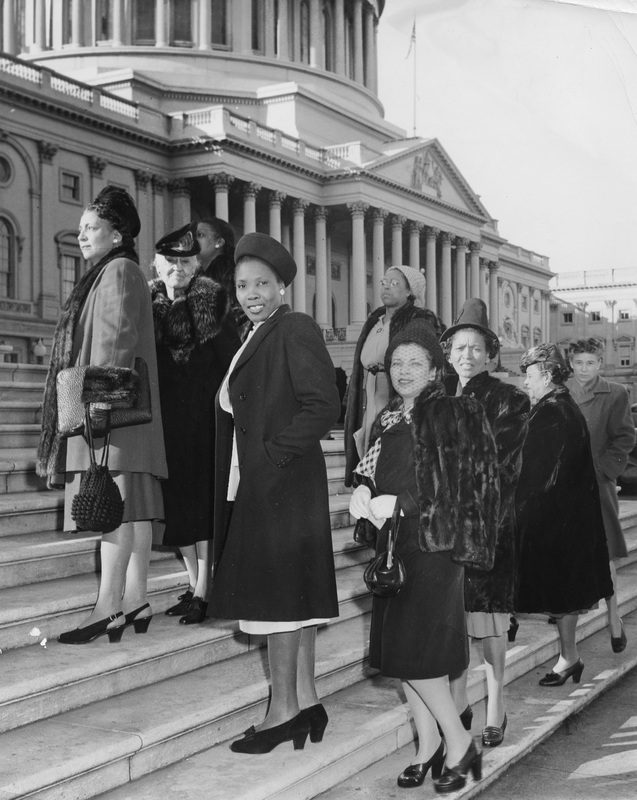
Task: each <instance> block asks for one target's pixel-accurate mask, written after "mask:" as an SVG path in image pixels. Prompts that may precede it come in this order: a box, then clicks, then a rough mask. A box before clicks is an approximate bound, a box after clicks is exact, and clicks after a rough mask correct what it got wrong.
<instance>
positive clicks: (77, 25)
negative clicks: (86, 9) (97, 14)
mask: <svg viewBox="0 0 637 800" xmlns="http://www.w3.org/2000/svg"><path fill="white" fill-rule="evenodd" d="M5 2H6V0H5ZM82 7H83V3H82V0H73V5H72V6H71V44H72V46H73V47H81V46H82V42H83V38H84V37H83V35H82V34H83V30H82V25H83V19H82Z"/></svg>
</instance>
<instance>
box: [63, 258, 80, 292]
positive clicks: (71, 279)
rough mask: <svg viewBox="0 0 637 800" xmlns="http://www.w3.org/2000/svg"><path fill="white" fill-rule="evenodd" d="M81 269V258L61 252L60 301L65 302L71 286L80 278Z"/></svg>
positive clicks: (71, 289) (71, 288)
mask: <svg viewBox="0 0 637 800" xmlns="http://www.w3.org/2000/svg"><path fill="white" fill-rule="evenodd" d="M81 269H82V259H81V258H80V256H79V255H77V256H76V255H70V254H68V253H63V255H62V297H61V301H62V303H63V304H64V303H66V301H67V299H68V297H69V295H70V294H71V292H72V291H73V287H74V286H75V284H76V283H77V282H78V280H79V278H80V270H81Z"/></svg>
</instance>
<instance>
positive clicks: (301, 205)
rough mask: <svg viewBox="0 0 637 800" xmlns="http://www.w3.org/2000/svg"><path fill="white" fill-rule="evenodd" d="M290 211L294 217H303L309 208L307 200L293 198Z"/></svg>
mask: <svg viewBox="0 0 637 800" xmlns="http://www.w3.org/2000/svg"><path fill="white" fill-rule="evenodd" d="M291 205H292V211H293V212H294V214H295V215H296V216H305V212H306V211H307V210H308V208H309V207H310V201H309V200H303V199H302V198H301V197H295V198H294V199H293V200H292V203H291Z"/></svg>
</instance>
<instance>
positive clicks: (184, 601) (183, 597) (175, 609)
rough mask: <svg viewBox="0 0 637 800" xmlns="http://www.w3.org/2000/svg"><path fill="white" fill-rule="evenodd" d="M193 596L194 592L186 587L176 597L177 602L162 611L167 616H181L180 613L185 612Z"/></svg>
mask: <svg viewBox="0 0 637 800" xmlns="http://www.w3.org/2000/svg"><path fill="white" fill-rule="evenodd" d="M193 597H194V594H193V593H192V592H191V591H190V589H187V590H186V591H185V592H184V593H183V594H180V595H179V597H178V598H177V600H179V602H178V603H176V604H175V605H174V606H171V607H170V608H167V609H166V611H165V612H164V613H165V614H166V616H167V617H181V616H182V614H185V613H187V611H188V608H189V606H190V601H191V600H192V598H193Z"/></svg>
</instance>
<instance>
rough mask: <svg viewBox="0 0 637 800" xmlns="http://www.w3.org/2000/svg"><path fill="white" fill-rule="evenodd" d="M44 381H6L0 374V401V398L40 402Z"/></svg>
mask: <svg viewBox="0 0 637 800" xmlns="http://www.w3.org/2000/svg"><path fill="white" fill-rule="evenodd" d="M43 393H44V382H42V383H41V382H40V381H7V380H2V378H1V376H0V401H2V400H36V401H39V402H40V404H41V403H42V395H43Z"/></svg>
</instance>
